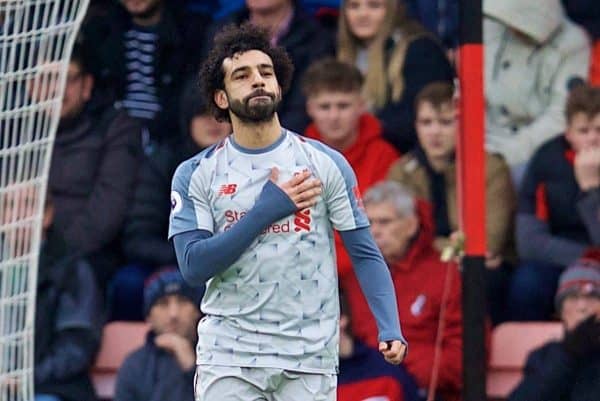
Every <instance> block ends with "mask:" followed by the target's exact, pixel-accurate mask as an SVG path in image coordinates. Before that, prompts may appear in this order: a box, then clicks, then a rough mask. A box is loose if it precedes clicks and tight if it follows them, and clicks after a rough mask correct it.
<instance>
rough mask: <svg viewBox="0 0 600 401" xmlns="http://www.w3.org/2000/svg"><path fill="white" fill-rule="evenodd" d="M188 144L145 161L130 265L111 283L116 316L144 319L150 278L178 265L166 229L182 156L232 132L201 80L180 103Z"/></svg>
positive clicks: (130, 222) (127, 240)
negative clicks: (209, 104)
mask: <svg viewBox="0 0 600 401" xmlns="http://www.w3.org/2000/svg"><path fill="white" fill-rule="evenodd" d="M179 121H180V127H181V136H182V137H183V138H185V139H184V140H183V144H182V145H180V146H178V147H177V148H174V147H173V146H170V145H169V144H162V145H160V146H159V147H158V148H157V150H156V151H155V152H153V153H152V154H150V155H147V156H146V157H145V159H144V161H143V163H142V165H141V167H140V173H139V176H138V179H137V184H136V189H135V195H134V198H133V203H132V205H131V208H130V209H129V213H128V216H127V220H126V222H125V228H124V232H123V250H124V252H125V256H126V258H127V266H125V267H122V268H121V269H119V271H118V272H117V273H116V274H115V277H114V280H113V282H112V285H111V294H112V299H111V308H110V309H111V319H113V320H142V319H143V313H142V298H143V292H144V280H146V278H148V276H150V275H151V274H152V273H153V272H155V271H157V270H159V269H160V268H163V267H166V266H176V264H177V260H176V258H175V251H174V249H173V245H172V244H171V243H170V242H169V241H168V240H167V237H166V235H165V233H166V232H167V230H168V228H169V213H170V212H171V202H170V193H171V178H172V177H173V173H174V172H175V169H176V168H177V166H178V165H179V163H181V161H183V160H186V159H188V158H190V157H192V156H193V155H194V154H195V153H198V152H199V151H201V150H202V149H204V148H207V147H208V146H210V145H213V144H214V143H216V142H218V141H220V140H221V139H223V138H225V137H226V136H227V135H228V134H229V133H230V132H231V125H230V124H229V123H227V122H217V121H216V120H215V119H214V117H213V116H212V115H211V114H210V112H209V111H208V109H207V107H206V104H205V103H204V101H203V98H202V96H201V94H200V91H199V89H198V86H197V85H196V84H195V83H194V82H192V80H190V81H188V83H187V85H186V87H185V89H184V92H183V95H182V98H181V106H180V120H179Z"/></svg>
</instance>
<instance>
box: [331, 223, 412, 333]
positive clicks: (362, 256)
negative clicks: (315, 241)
mask: <svg viewBox="0 0 600 401" xmlns="http://www.w3.org/2000/svg"><path fill="white" fill-rule="evenodd" d="M340 236H341V237H342V240H343V241H344V247H345V248H346V250H347V251H348V253H349V254H350V258H351V259H352V264H353V266H354V272H355V273H356V277H357V278H358V282H359V283H360V287H361V289H362V291H363V293H364V294H365V298H366V299H367V302H368V304H369V307H370V308H371V312H372V313H373V316H375V320H376V322H377V328H378V330H379V341H389V340H400V341H402V342H403V343H404V344H407V342H406V340H405V339H404V336H403V335H402V330H401V329H400V320H399V316H398V303H397V301H396V291H395V290H394V283H393V282H392V277H391V275H390V272H389V270H388V267H387V265H386V263H385V261H384V260H383V257H382V256H381V252H379V249H378V248H377V245H376V244H375V241H373V237H372V236H371V232H370V231H369V228H368V227H363V228H358V229H356V230H350V231H340Z"/></svg>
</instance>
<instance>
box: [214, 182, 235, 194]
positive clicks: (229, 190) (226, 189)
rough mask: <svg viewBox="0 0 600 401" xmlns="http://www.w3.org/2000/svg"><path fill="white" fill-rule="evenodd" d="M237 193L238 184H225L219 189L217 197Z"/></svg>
mask: <svg viewBox="0 0 600 401" xmlns="http://www.w3.org/2000/svg"><path fill="white" fill-rule="evenodd" d="M235 191H237V184H223V185H221V187H220V188H219V192H217V195H219V196H222V195H233V194H234V193H235Z"/></svg>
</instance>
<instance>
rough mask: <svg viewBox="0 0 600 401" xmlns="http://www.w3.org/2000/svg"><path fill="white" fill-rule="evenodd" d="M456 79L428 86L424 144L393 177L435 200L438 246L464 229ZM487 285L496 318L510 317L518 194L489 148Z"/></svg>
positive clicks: (421, 126) (418, 103) (420, 123)
mask: <svg viewBox="0 0 600 401" xmlns="http://www.w3.org/2000/svg"><path fill="white" fill-rule="evenodd" d="M453 96H454V91H453V87H452V85H450V84H448V83H445V82H434V83H431V84H428V85H427V86H426V87H425V88H423V89H422V90H421V91H420V92H419V94H418V95H417V98H416V100H415V109H416V112H417V115H416V120H415V127H416V130H417V138H418V146H416V147H415V149H414V150H412V151H411V152H409V153H407V154H406V155H404V156H403V158H402V159H401V160H400V161H398V162H397V163H395V164H394V165H393V166H392V168H391V169H390V172H389V174H388V179H390V180H394V181H398V182H399V183H401V184H403V185H405V186H406V187H407V188H409V189H411V190H412V191H413V193H414V194H415V195H416V196H417V197H418V198H421V199H424V200H427V201H429V202H431V204H432V206H433V215H434V221H435V237H436V238H435V242H434V244H435V248H436V249H437V250H438V251H440V252H441V251H442V249H443V248H444V247H445V246H447V245H448V244H449V242H450V240H449V238H450V235H451V234H452V233H454V232H456V231H457V230H458V229H459V222H458V214H459V213H458V212H459V207H458V204H457V188H456V160H455V149H456V145H455V141H456V136H457V112H456V108H455V103H454V99H453ZM485 163H486V180H485V181H486V203H487V208H486V213H487V218H486V229H487V246H488V252H487V255H486V267H487V269H486V275H487V277H486V285H487V294H488V301H489V302H488V304H489V312H490V315H491V318H492V321H493V322H494V323H499V322H500V321H502V320H503V319H504V317H503V316H502V315H503V313H504V309H505V305H504V299H505V297H506V290H507V285H508V279H509V274H510V271H509V266H508V265H509V263H508V262H509V261H510V263H513V262H514V250H513V249H512V248H513V247H512V246H511V245H514V244H513V241H512V230H513V223H514V213H515V209H516V196H515V191H514V189H513V186H512V182H511V178H510V171H509V169H508V166H507V165H506V163H505V162H504V160H503V159H502V158H501V157H500V156H497V155H491V154H486V160H485Z"/></svg>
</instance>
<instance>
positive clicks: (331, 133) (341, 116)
mask: <svg viewBox="0 0 600 401" xmlns="http://www.w3.org/2000/svg"><path fill="white" fill-rule="evenodd" d="M307 111H308V115H309V116H310V118H311V119H312V120H313V122H314V123H315V125H316V126H317V129H318V130H319V133H320V134H321V137H322V138H323V141H324V142H326V143H327V144H329V145H330V146H333V147H334V148H337V150H340V151H341V150H343V149H340V148H339V145H344V146H347V145H350V144H351V143H352V142H353V140H354V139H355V138H356V136H357V135H358V132H359V120H360V116H361V114H362V113H363V112H364V103H363V101H362V97H361V95H360V93H359V92H327V91H322V92H320V93H316V94H310V95H309V98H308V101H307ZM336 145H337V146H336Z"/></svg>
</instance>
